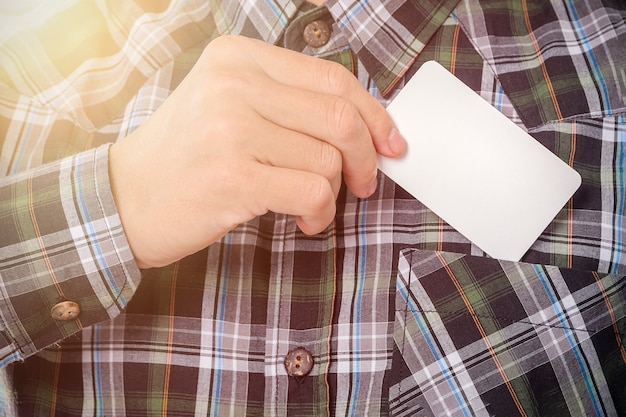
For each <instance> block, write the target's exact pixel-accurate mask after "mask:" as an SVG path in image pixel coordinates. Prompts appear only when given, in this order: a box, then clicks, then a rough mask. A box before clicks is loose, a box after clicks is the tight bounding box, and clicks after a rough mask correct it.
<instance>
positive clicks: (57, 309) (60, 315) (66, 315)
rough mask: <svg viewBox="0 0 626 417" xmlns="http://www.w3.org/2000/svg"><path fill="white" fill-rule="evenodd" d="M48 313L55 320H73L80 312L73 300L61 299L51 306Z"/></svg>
mask: <svg viewBox="0 0 626 417" xmlns="http://www.w3.org/2000/svg"><path fill="white" fill-rule="evenodd" d="M50 314H51V315H52V318H53V319H55V320H60V321H69V320H74V319H75V318H76V317H78V315H79V314H80V307H79V306H78V304H76V303H75V302H73V301H63V302H60V303H59V304H57V305H55V306H54V307H52V310H50Z"/></svg>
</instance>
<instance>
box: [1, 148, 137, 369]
mask: <svg viewBox="0 0 626 417" xmlns="http://www.w3.org/2000/svg"><path fill="white" fill-rule="evenodd" d="M109 146H110V145H103V146H100V147H98V148H96V149H92V150H89V151H85V152H82V153H79V154H76V155H74V156H72V157H68V158H65V159H61V160H59V161H57V162H54V163H52V164H48V165H44V166H42V167H39V168H36V169H34V170H31V171H27V172H24V173H21V174H18V175H15V176H9V177H6V178H4V179H0V231H1V232H0V336H1V337H0V366H2V365H6V364H8V363H10V362H13V361H16V360H23V359H24V358H26V357H28V356H30V355H32V354H34V353H36V352H38V351H39V350H41V349H44V348H45V347H47V346H49V345H51V344H54V343H57V342H59V341H60V340H62V339H64V338H67V337H68V336H71V335H72V334H74V333H76V332H78V331H80V330H81V329H82V328H84V327H86V326H90V325H93V324H95V323H98V322H100V321H104V320H107V319H110V318H113V317H115V316H116V315H118V314H119V313H120V312H121V311H122V310H123V309H124V308H125V306H126V304H127V303H128V301H129V300H130V298H131V297H132V295H133V294H134V292H135V289H136V288H137V285H138V284H139V281H140V277H141V274H140V271H139V269H138V267H137V265H136V263H135V261H134V259H133V256H132V252H131V250H130V247H129V245H128V242H127V240H126V237H125V235H124V232H123V229H122V225H121V222H120V219H119V216H118V213H117V209H116V206H115V202H114V200H113V196H112V194H111V189H110V183H109V175H108V150H109Z"/></svg>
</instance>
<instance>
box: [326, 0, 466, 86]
mask: <svg viewBox="0 0 626 417" xmlns="http://www.w3.org/2000/svg"><path fill="white" fill-rule="evenodd" d="M458 3H459V0H420V1H406V0H328V2H327V3H326V6H327V7H328V9H329V10H330V12H331V14H332V15H333V16H334V18H335V19H336V21H337V22H338V26H339V28H340V29H341V30H343V31H344V32H347V33H346V36H347V38H348V40H349V42H350V45H351V47H352V48H353V49H354V51H355V52H356V54H357V55H358V57H359V59H360V60H361V62H362V63H363V65H364V66H365V68H366V69H367V71H368V72H369V73H370V75H371V76H372V78H373V79H374V81H375V82H376V85H377V87H378V88H379V90H380V91H381V93H382V95H383V96H385V95H387V94H388V93H389V92H390V91H391V90H392V88H393V86H394V85H395V84H396V82H397V81H398V80H399V79H400V78H401V77H402V76H403V75H404V73H405V72H406V71H407V69H408V68H409V67H410V66H411V64H412V63H413V61H415V58H416V57H417V55H418V54H419V53H420V52H421V51H422V49H423V48H424V46H425V45H426V43H427V42H428V40H429V39H430V38H431V37H432V36H433V34H434V33H435V32H436V31H437V30H438V29H439V27H440V26H441V25H442V24H443V23H444V21H445V20H446V19H447V18H448V17H449V16H450V13H451V12H452V10H453V9H454V7H455V6H456V5H457V4H458Z"/></svg>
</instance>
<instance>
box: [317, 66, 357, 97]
mask: <svg viewBox="0 0 626 417" xmlns="http://www.w3.org/2000/svg"><path fill="white" fill-rule="evenodd" d="M322 78H323V82H324V83H325V84H326V86H327V88H328V91H329V92H330V93H332V94H336V95H343V94H345V93H347V92H348V90H349V88H350V84H351V81H353V78H354V76H353V75H352V74H351V73H350V72H349V71H348V70H347V69H346V68H345V67H344V66H343V65H341V64H338V63H336V62H330V61H324V66H323V70H322Z"/></svg>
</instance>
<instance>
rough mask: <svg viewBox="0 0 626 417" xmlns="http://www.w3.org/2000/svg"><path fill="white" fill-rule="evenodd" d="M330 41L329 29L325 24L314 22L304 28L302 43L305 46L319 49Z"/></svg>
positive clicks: (319, 21) (318, 21)
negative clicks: (305, 44) (304, 43)
mask: <svg viewBox="0 0 626 417" xmlns="http://www.w3.org/2000/svg"><path fill="white" fill-rule="evenodd" d="M329 39H330V28H329V27H328V24H327V23H326V22H323V21H321V20H316V21H314V22H311V23H309V24H308V25H306V26H305V28H304V41H305V42H306V43H307V45H309V46H312V47H314V48H319V47H320V46H324V45H326V44H327V43H328V40H329Z"/></svg>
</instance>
